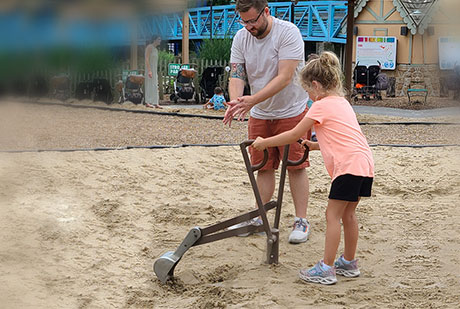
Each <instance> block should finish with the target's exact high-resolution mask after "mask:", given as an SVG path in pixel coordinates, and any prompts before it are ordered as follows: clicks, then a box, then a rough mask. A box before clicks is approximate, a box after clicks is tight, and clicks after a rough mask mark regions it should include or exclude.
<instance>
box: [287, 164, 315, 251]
mask: <svg viewBox="0 0 460 309" xmlns="http://www.w3.org/2000/svg"><path fill="white" fill-rule="evenodd" d="M288 174H289V187H290V188H291V195H292V200H293V202H294V207H295V215H296V217H295V220H294V227H293V229H292V232H291V234H289V242H290V243H292V244H299V243H303V242H306V241H307V240H308V237H309V236H310V223H309V222H308V221H307V204H308V195H309V183H308V175H307V170H306V169H304V168H303V169H296V170H288Z"/></svg>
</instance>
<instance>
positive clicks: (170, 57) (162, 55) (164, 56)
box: [158, 50, 174, 63]
mask: <svg viewBox="0 0 460 309" xmlns="http://www.w3.org/2000/svg"><path fill="white" fill-rule="evenodd" d="M158 60H159V61H160V62H163V61H166V62H167V63H172V62H174V54H173V53H170V52H167V51H164V50H159V51H158Z"/></svg>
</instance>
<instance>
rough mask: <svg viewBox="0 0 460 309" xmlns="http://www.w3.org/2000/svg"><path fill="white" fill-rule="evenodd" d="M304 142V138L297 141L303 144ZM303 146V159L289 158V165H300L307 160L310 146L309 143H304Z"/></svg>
mask: <svg viewBox="0 0 460 309" xmlns="http://www.w3.org/2000/svg"><path fill="white" fill-rule="evenodd" d="M302 142H303V139H299V140H298V141H297V143H299V144H302ZM303 146H304V147H305V152H304V154H303V157H302V159H300V160H298V161H291V160H287V165H288V166H297V165H300V164H302V163H304V162H305V161H306V160H307V158H308V153H309V152H310V148H308V146H307V145H303Z"/></svg>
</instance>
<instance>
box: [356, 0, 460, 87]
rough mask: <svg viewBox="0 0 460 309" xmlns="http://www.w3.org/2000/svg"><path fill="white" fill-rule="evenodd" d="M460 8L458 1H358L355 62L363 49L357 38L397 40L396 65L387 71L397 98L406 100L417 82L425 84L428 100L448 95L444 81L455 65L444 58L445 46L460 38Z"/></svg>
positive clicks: (459, 57) (362, 39)
mask: <svg viewBox="0 0 460 309" xmlns="http://www.w3.org/2000/svg"><path fill="white" fill-rule="evenodd" d="M459 5H460V1H458V0H357V1H356V4H355V28H354V57H353V59H356V60H359V59H357V58H356V57H357V56H359V53H360V50H359V49H360V47H362V45H361V44H360V42H358V37H362V36H364V37H379V38H383V40H385V38H388V37H395V38H396V41H397V44H396V54H395V59H396V63H395V66H394V68H392V69H388V70H385V73H387V74H388V76H390V77H394V78H395V81H396V83H395V95H396V96H405V95H406V93H407V89H408V88H409V87H411V83H412V82H413V81H414V80H417V81H422V82H423V84H424V86H425V87H426V89H427V90H428V94H429V96H440V95H443V94H445V90H443V86H444V85H443V84H445V83H443V80H444V79H443V78H446V76H447V75H449V74H450V72H451V69H452V67H453V65H454V64H455V61H452V60H450V62H448V61H447V60H446V59H445V55H444V56H443V52H444V51H445V49H446V47H445V45H446V44H444V42H446V40H449V38H455V37H457V35H458V32H456V31H458V29H459V28H458V26H455V25H456V24H457V23H458V21H459V20H460V19H459V18H458V17H459V16H458V15H459V14H460V12H459V8H458V6H459ZM365 39H367V38H361V42H363V41H364V40H365ZM369 39H370V38H369ZM457 46H458V44H457ZM459 52H460V50H458V49H457V52H456V54H457V56H458V54H459ZM458 59H459V60H460V56H458ZM382 68H383V69H385V67H382Z"/></svg>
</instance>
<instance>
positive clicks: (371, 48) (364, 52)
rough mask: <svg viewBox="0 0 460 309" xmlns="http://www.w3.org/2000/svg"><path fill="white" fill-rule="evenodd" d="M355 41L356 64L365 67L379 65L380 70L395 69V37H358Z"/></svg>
mask: <svg viewBox="0 0 460 309" xmlns="http://www.w3.org/2000/svg"><path fill="white" fill-rule="evenodd" d="M356 40H357V41H356V63H358V62H359V65H365V66H369V65H378V64H379V63H380V65H381V67H382V70H395V69H396V45H397V39H396V37H394V36H358V37H357V39H356Z"/></svg>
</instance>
